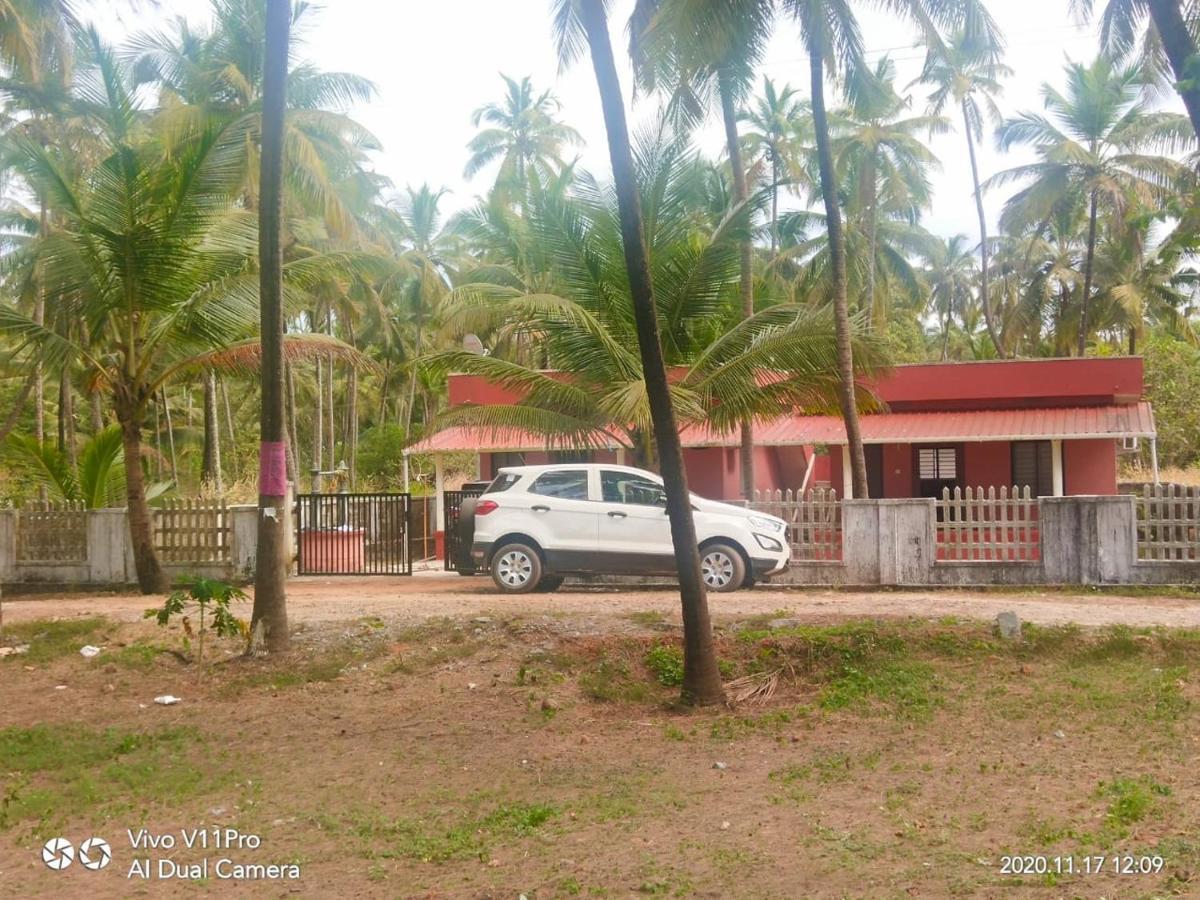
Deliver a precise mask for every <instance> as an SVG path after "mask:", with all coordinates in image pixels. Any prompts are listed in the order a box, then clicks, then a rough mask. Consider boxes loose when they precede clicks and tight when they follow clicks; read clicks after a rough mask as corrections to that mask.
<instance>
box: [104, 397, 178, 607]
mask: <svg viewBox="0 0 1200 900" xmlns="http://www.w3.org/2000/svg"><path fill="white" fill-rule="evenodd" d="M135 391H136V389H135V388H131V387H129V386H128V385H118V386H117V389H116V392H115V393H116V396H115V397H114V398H113V399H114V404H113V405H114V406H115V408H116V413H117V420H118V421H119V422H120V425H121V444H122V447H123V449H124V453H125V507H126V510H127V514H128V517H129V538H130V543H132V544H133V564H134V567H135V568H136V570H137V580H138V588H139V589H140V590H141V592H142V593H143V594H156V593H161V592H163V591H165V590H167V588H168V586H169V585H168V584H167V577H166V574H165V573H164V572H163V570H162V566H161V565H159V562H158V554H157V553H156V552H155V550H154V534H153V527H152V524H153V523H152V520H151V513H150V506H149V504H148V503H147V502H146V480H145V477H144V475H143V474H142V412H143V409H144V407H143V404H142V403H139V402H138V401H137V400H136V399H134V395H135Z"/></svg>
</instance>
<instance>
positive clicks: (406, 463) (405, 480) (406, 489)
mask: <svg viewBox="0 0 1200 900" xmlns="http://www.w3.org/2000/svg"><path fill="white" fill-rule="evenodd" d="M401 455H402V456H403V458H404V493H406V494H407V493H408V451H407V450H405V451H404V453H403V454H401Z"/></svg>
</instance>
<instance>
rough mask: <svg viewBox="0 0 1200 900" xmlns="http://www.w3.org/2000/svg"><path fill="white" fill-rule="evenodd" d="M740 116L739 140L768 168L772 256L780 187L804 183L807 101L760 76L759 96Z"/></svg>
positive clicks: (776, 241) (809, 118)
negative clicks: (741, 131)
mask: <svg viewBox="0 0 1200 900" xmlns="http://www.w3.org/2000/svg"><path fill="white" fill-rule="evenodd" d="M739 118H740V119H741V121H743V122H746V123H748V124H749V126H750V128H749V130H747V132H746V133H745V135H744V136H743V138H742V140H743V142H744V143H745V144H746V146H747V148H748V149H749V150H750V152H751V153H753V154H755V155H756V156H758V157H760V158H762V159H765V160H766V162H767V165H768V166H769V167H770V171H771V259H774V258H775V251H776V250H777V249H778V248H779V187H780V185H781V184H786V185H787V187H788V188H789V189H791V190H793V191H794V190H795V189H796V188H797V187H798V186H800V185H801V184H802V183H803V182H804V180H805V179H804V175H805V171H806V166H805V162H806V160H805V155H806V153H807V148H809V147H810V146H811V143H812V141H811V135H810V134H809V133H808V132H809V128H808V124H809V122H811V121H812V115H811V112H810V111H809V106H808V104H807V103H806V102H805V101H803V100H801V99H800V96H799V94H798V93H797V92H796V90H795V89H794V88H792V86H791V85H788V84H785V85H784V86H783V88H782V89H776V87H775V82H773V81H772V80H771V79H770V78H764V79H763V91H762V95H761V96H759V97H758V98H756V99H755V101H754V106H753V108H752V109H749V110H744V111H743V112H742V113H741V114H740V116H739Z"/></svg>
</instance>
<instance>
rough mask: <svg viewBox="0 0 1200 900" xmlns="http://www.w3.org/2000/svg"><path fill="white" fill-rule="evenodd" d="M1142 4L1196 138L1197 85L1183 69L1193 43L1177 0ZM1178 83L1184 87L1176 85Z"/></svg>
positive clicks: (1199, 120)
mask: <svg viewBox="0 0 1200 900" xmlns="http://www.w3.org/2000/svg"><path fill="white" fill-rule="evenodd" d="M1146 5H1147V6H1149V7H1150V17H1151V18H1152V19H1153V20H1154V29H1155V31H1157V32H1158V36H1159V39H1160V40H1161V41H1162V44H1163V50H1165V51H1166V53H1167V59H1168V60H1169V61H1170V63H1171V71H1172V72H1173V73H1174V74H1175V89H1176V90H1177V91H1179V96H1180V97H1182V98H1183V105H1184V106H1185V107H1186V108H1187V113H1188V118H1189V119H1191V120H1192V130H1193V131H1195V132H1196V136H1197V137H1200V84H1197V82H1196V75H1195V73H1194V72H1188V71H1187V64H1188V60H1190V59H1191V58H1192V57H1193V56H1195V55H1196V45H1195V43H1194V42H1193V41H1192V36H1191V32H1189V31H1188V27H1187V23H1186V22H1184V20H1183V12H1182V10H1180V0H1149V2H1148V3H1147V4H1146ZM1181 84H1182V85H1186V86H1185V87H1180V85H1181Z"/></svg>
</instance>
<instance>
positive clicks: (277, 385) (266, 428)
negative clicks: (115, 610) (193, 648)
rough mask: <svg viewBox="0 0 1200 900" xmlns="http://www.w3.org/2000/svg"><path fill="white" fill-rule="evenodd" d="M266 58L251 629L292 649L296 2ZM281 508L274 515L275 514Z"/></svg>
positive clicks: (274, 31) (285, 11) (279, 6)
mask: <svg viewBox="0 0 1200 900" xmlns="http://www.w3.org/2000/svg"><path fill="white" fill-rule="evenodd" d="M266 14H267V23H266V46H265V50H264V55H263V97H262V129H261V133H262V168H261V172H260V176H259V191H260V199H261V203H260V205H259V209H258V229H259V242H258V266H259V298H260V299H259V310H260V311H259V322H260V326H259V331H260V335H261V337H260V340H261V343H262V375H263V378H262V413H261V419H260V430H259V440H260V441H261V444H260V448H259V459H260V463H259V485H258V507H259V512H258V550H257V554H256V563H255V567H254V611H253V614H252V618H251V628H252V629H259V630H260V633H261V634H262V636H263V638H264V642H265V644H266V647H267V649H268V650H269V651H270V652H272V653H276V652H281V651H283V650H286V649H287V647H288V644H289V635H288V620H287V565H288V559H287V547H286V543H285V542H286V536H287V523H286V521H285V518H284V517H285V516H286V514H287V513H286V511H287V508H288V506H287V504H288V498H287V462H286V459H287V457H286V451H285V446H286V445H285V441H286V434H287V433H286V430H285V427H284V370H283V335H284V330H285V325H284V317H283V244H282V242H281V240H280V232H281V230H282V219H283V143H284V111H285V109H286V108H287V77H288V76H287V71H288V32H289V29H290V26H291V20H292V10H291V2H290V0H267V11H266ZM270 513H273V514H270Z"/></svg>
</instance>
